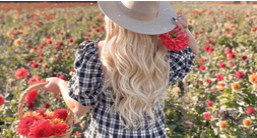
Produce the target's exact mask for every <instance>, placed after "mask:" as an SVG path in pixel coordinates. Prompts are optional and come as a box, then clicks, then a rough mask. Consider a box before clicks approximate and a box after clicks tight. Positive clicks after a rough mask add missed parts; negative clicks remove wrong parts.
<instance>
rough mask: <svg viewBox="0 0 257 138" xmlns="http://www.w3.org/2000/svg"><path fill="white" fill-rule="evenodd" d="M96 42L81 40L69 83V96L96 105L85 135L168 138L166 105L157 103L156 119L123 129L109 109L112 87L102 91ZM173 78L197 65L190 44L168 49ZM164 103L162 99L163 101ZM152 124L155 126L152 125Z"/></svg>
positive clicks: (118, 117) (102, 80) (115, 114)
mask: <svg viewBox="0 0 257 138" xmlns="http://www.w3.org/2000/svg"><path fill="white" fill-rule="evenodd" d="M96 43H97V41H84V42H82V43H81V44H80V45H79V47H78V49H77V51H76V54H75V61H74V69H75V72H74V73H73V76H72V78H71V79H70V80H69V82H68V89H69V96H70V97H71V98H73V99H75V100H76V101H78V102H79V103H81V104H82V105H84V106H93V107H92V108H91V110H90V111H89V118H88V121H87V124H86V130H85V132H84V136H85V137H86V138H166V137H167V135H166V131H165V129H166V128H165V127H166V124H165V114H164V110H163V108H164V105H163V104H158V105H160V106H155V107H154V109H153V111H154V114H155V116H156V118H157V119H156V121H155V122H153V121H151V119H150V117H149V116H147V115H146V117H145V118H146V119H145V120H144V122H143V127H141V129H139V130H135V129H124V128H123V126H122V123H121V120H123V121H124V119H123V118H122V117H121V118H120V116H119V114H118V113H117V112H115V111H113V112H112V113H111V114H112V116H111V115H110V109H111V106H112V105H113V101H112V100H111V97H110V95H111V94H112V89H111V88H108V89H107V90H106V91H104V92H102V91H101V88H102V84H103V82H104V74H103V71H102V69H101V62H100V59H99V57H98V51H97V50H98V47H97V46H96ZM167 55H168V56H169V57H170V58H169V59H170V61H169V62H170V75H169V77H170V79H169V82H170V83H171V82H174V81H176V80H179V79H182V78H183V77H185V76H186V74H188V73H189V72H190V70H192V68H193V66H194V63H193V61H194V58H195V56H194V54H193V53H192V51H191V49H190V48H189V47H187V48H186V49H184V50H183V51H179V52H173V51H169V50H168V53H167ZM161 102H163V101H161ZM150 124H152V125H150Z"/></svg>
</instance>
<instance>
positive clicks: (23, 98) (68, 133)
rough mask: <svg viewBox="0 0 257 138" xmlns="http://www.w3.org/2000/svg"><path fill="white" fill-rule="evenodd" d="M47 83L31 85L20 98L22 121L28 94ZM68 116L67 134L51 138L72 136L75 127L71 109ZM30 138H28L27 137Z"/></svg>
mask: <svg viewBox="0 0 257 138" xmlns="http://www.w3.org/2000/svg"><path fill="white" fill-rule="evenodd" d="M46 84H47V83H38V84H35V85H31V86H30V87H29V88H27V89H26V90H25V91H24V92H23V93H22V94H21V97H20V101H19V107H18V117H19V120H21V119H22V118H23V104H24V101H25V97H26V95H27V94H28V92H30V91H31V90H33V89H39V88H42V87H43V86H44V85H46ZM67 111H68V116H67V118H66V124H67V125H68V127H69V128H68V129H67V130H66V133H65V134H62V135H61V136H58V137H57V136H51V137H49V138H69V137H70V134H71V132H72V127H73V123H74V118H73V116H74V115H73V113H72V112H71V111H70V109H69V108H68V110H67ZM20 137H21V138H26V137H24V136H20ZM27 138H28V137H27Z"/></svg>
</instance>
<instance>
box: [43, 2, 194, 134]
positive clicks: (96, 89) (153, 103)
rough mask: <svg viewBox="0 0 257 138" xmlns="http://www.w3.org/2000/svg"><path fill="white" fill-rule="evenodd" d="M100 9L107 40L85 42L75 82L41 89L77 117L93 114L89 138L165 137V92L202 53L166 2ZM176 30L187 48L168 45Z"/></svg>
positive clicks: (183, 21)
mask: <svg viewBox="0 0 257 138" xmlns="http://www.w3.org/2000/svg"><path fill="white" fill-rule="evenodd" d="M98 4H99V6H100V8H101V10H102V12H103V13H104V14H105V24H106V25H105V29H106V38H105V40H103V41H99V42H98V41H84V42H82V43H81V44H80V45H79V47H78V49H77V52H76V54H75V61H74V69H75V73H74V74H73V76H72V78H71V80H69V82H68V83H67V82H65V81H63V80H61V79H59V78H47V79H46V81H47V82H48V84H47V85H45V86H44V88H43V89H44V90H48V91H51V92H54V93H61V94H62V96H63V98H64V101H65V103H66V104H67V106H68V107H69V108H70V109H71V111H72V112H74V113H75V114H76V115H77V116H83V115H85V114H86V113H89V114H90V116H89V120H88V122H87V126H86V131H85V133H84V135H85V137H87V138H107V137H113V138H123V137H129V138H131V137H135V138H138V137H141V138H164V137H167V136H166V132H165V115H164V111H163V108H164V98H165V92H166V91H165V89H166V87H167V86H168V84H169V83H171V82H174V81H176V80H178V79H182V78H183V77H184V76H185V75H186V74H187V73H189V72H190V70H191V69H192V68H193V61H194V58H195V56H196V55H197V54H198V45H197V42H196V41H195V39H194V38H193V36H192V35H191V33H190V31H189V30H187V21H186V17H185V16H184V15H180V16H178V18H176V12H175V11H174V9H173V8H172V7H171V6H170V4H169V3H167V2H159V1H158V2H154V1H151V2H146V1H144V2H142V1H123V2H120V1H111V2H110V1H109V2H106V1H101V2H98ZM172 17H175V18H173V19H174V20H172ZM175 27H178V28H180V29H182V30H186V32H187V35H188V37H189V42H188V46H187V45H186V47H184V48H183V49H181V50H179V51H172V50H170V49H172V45H169V46H166V45H165V46H164V41H163V39H162V37H160V35H162V34H166V33H168V32H170V31H171V30H173V29H174V28H175ZM188 37H187V38H188ZM185 41H186V39H185Z"/></svg>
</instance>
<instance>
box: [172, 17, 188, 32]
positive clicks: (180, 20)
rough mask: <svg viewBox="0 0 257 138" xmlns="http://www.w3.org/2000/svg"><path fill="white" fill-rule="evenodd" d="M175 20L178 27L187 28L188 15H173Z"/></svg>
mask: <svg viewBox="0 0 257 138" xmlns="http://www.w3.org/2000/svg"><path fill="white" fill-rule="evenodd" d="M173 20H174V21H175V25H176V26H177V27H178V28H180V29H182V30H185V29H187V17H186V16H185V15H184V14H180V15H178V16H177V17H173Z"/></svg>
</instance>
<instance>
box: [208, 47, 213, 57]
mask: <svg viewBox="0 0 257 138" xmlns="http://www.w3.org/2000/svg"><path fill="white" fill-rule="evenodd" d="M213 51H214V48H213V47H209V50H208V54H209V55H210V54H211V53H212V52H213Z"/></svg>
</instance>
